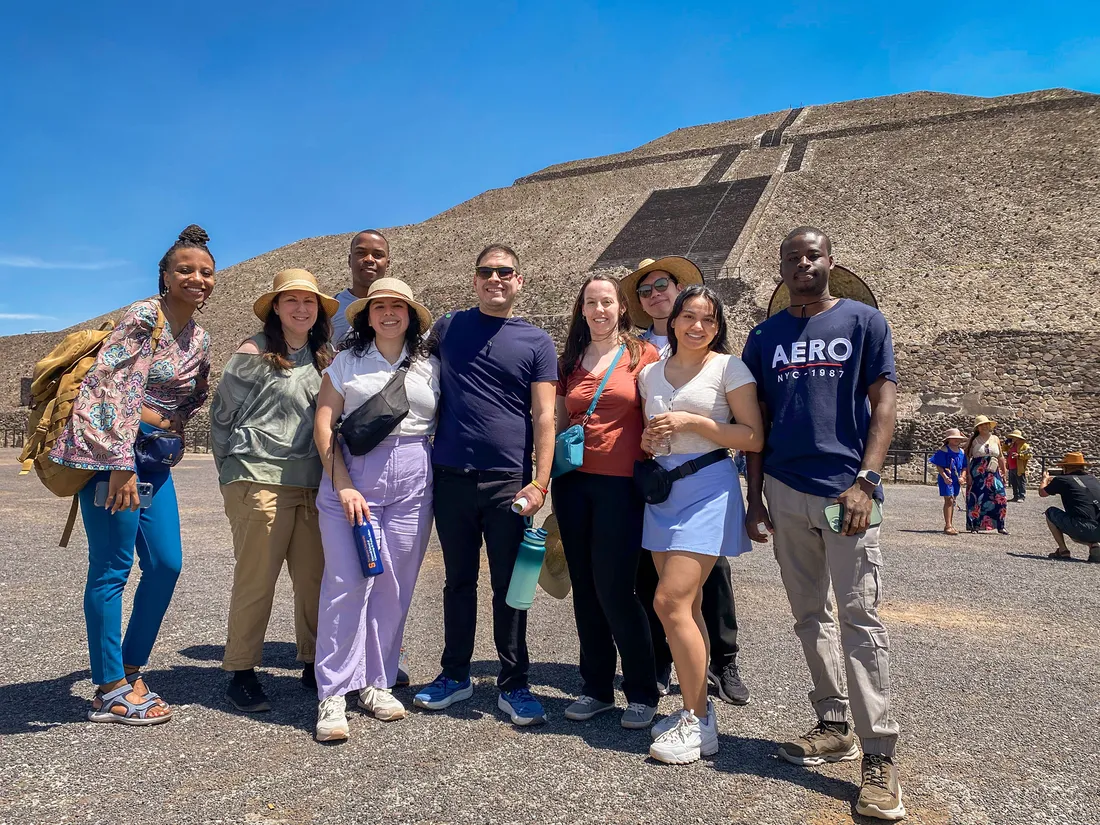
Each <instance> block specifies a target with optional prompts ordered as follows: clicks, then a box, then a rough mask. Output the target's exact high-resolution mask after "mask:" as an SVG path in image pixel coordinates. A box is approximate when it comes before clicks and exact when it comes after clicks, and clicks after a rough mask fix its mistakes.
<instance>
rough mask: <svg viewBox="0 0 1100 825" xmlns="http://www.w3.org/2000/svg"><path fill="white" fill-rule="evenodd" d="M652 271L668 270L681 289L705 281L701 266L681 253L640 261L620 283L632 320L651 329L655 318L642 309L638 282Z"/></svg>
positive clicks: (635, 324) (638, 325)
mask: <svg viewBox="0 0 1100 825" xmlns="http://www.w3.org/2000/svg"><path fill="white" fill-rule="evenodd" d="M650 272H667V273H668V274H669V275H672V276H673V277H674V278H675V279H676V282H677V283H678V284H679V285H680V289H684V288H685V287H689V286H692V285H693V284H701V283H703V273H702V272H700V271H699V267H697V266H696V265H695V264H693V263H692V262H691V261H689V260H688V259H687V258H682V257H680V256H679V255H669V256H667V257H664V258H660V259H658V260H656V261H655V260H653V259H652V258H646V259H645V260H644V261H642V262H641V263H639V264H638V268H637V269H635V270H634V271H633V272H631V273H630V274H629V275H627V276H626V277H625V278H623V279H622V280H621V281H619V285H620V286H621V287H622V290H623V294H624V295H625V296H626V307H627V311H628V312H629V313H630V320H631V322H632V323H633V324H634V326H636V327H641V328H642V329H649V327H650V326H651V325H652V324H653V319H652V318H650V317H649V313H648V312H646V311H645V310H644V309H642V302H641V300H640V299H639V298H638V282H639V281H641V280H642V278H644V277H645V276H646V275H648V274H649V273H650Z"/></svg>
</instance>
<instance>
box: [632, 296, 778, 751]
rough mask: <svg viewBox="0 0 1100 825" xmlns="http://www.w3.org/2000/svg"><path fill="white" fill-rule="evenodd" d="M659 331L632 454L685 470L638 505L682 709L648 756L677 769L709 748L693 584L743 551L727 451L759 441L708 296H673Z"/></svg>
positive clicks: (746, 388)
mask: <svg viewBox="0 0 1100 825" xmlns="http://www.w3.org/2000/svg"><path fill="white" fill-rule="evenodd" d="M668 331H669V349H670V355H669V357H668V359H667V360H662V361H659V362H657V363H655V364H650V365H649V366H647V367H645V368H644V369H643V370H642V371H641V374H640V375H639V376H638V389H639V390H640V392H641V394H642V397H643V398H644V399H645V414H646V417H647V418H648V419H649V421H648V424H647V425H646V428H645V431H644V433H643V436H642V449H644V450H645V451H646V452H647V453H650V454H652V455H653V456H654V460H655V461H656V462H657V463H658V464H659V465H660V466H661V467H662V468H664V470H666V471H672V470H675V469H676V468H681V467H684V466H685V465H688V464H691V468H692V470H693V471H692V472H690V473H689V474H685V475H684V476H683V477H681V478H679V479H678V480H676V481H675V482H674V483H673V484H672V488H671V493H670V494H669V496H668V498H667V499H665V500H664V501H662V502H660V503H647V504H646V507H645V519H644V523H643V530H642V546H643V547H644V548H646V549H647V550H649V551H650V552H651V553H652V554H653V561H654V565H655V566H656V568H657V574H658V576H659V578H660V581H659V583H658V585H657V594H656V598H655V608H656V611H657V614H658V615H659V616H660V618H661V623H662V625H663V626H664V631H665V635H666V637H667V638H668V644H669V647H670V648H671V650H672V658H673V661H674V662H675V663H676V673H677V675H678V677H679V682H680V693H681V695H682V696H683V702H684V705H683V710H682V711H681V712H680V713H678V714H676V715H675V716H671V717H669V719H668V720H666V721H665V722H662V723H660V724H658V725H656V726H654V730H653V734H654V736H655V739H654V742H653V744H652V745H651V746H650V750H649V753H650V756H652V757H653V758H654V759H657V760H659V761H661V762H667V763H671V764H683V763H688V762H693V761H695V760H697V759H699V758H700V756H709V755H712V754H714V753H716V752H717V751H718V727H717V720H716V718H715V715H714V711H713V708H712V707H711V706H710V703H709V700H708V699H707V640H706V626H705V624H704V620H703V615H702V598H703V592H702V588H703V582H705V581H706V579H707V577H708V576H709V575H710V573H711V570H712V569H713V567H714V563H715V560H716V559H717V558H718V557H720V556H737V555H740V554H741V553H744V552H747V551H748V550H750V549H751V545H750V543H749V539H748V536H747V535H746V532H745V526H744V516H745V505H744V502H743V500H742V498H741V485H740V483H739V482H738V476H737V470H736V468H735V467H734V465H733V460H732V459H731V458H730V456H729V452H728V451H729V450H731V449H737V450H744V451H745V452H749V453H755V452H759V450H760V449H761V448H762V447H763V441H764V434H763V423H762V421H761V417H760V407H759V404H758V403H757V398H756V386H755V381H754V379H753V377H752V374H751V373H750V372H749V370H748V369H747V368H746V367H745V365H744V364H743V363H742V362H741V360H740V359H739V358H737V357H736V356H733V355H730V354H729V345H728V342H727V331H726V318H725V310H724V308H723V307H722V301H721V299H720V298H719V297H718V295H717V294H716V293H715V292H714V291H713V290H711V289H710V288H708V287H705V286H701V285H696V286H691V287H688V288H687V289H685V290H683V291H682V292H681V293H680V294H679V296H678V297H677V298H676V303H675V304H674V305H673V309H672V313H671V314H670V315H669V330H668ZM730 422H734V423H730ZM692 462H698V469H696V465H695V464H693V463H692Z"/></svg>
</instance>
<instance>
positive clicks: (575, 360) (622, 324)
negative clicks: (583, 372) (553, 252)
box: [558, 272, 642, 377]
mask: <svg viewBox="0 0 1100 825" xmlns="http://www.w3.org/2000/svg"><path fill="white" fill-rule="evenodd" d="M596 281H605V282H607V283H609V284H611V285H612V286H613V287H614V289H615V300H617V301H618V302H619V337H620V338H621V339H622V342H623V343H624V344H626V351H627V352H628V353H630V369H631V370H632V371H633V370H635V369H637V368H638V361H640V360H641V357H642V342H641V340H640V339H639V338H638V336H636V335H635V334H634V332H633V325H632V324H631V323H630V316H629V314H628V313H627V311H626V298H625V297H624V296H623V288H622V286H621V285H620V284H619V281H618V279H616V278H612V277H611V276H610V275H608V274H607V273H605V272H593V273H592V274H591V275H589V276H588V277H587V278H585V279H584V283H583V284H581V291H580V292H578V293H577V300H576V301H574V302H573V318H572V320H570V322H569V334H568V335H566V336H565V349H564V350H562V354H561V359H560V360H559V361H558V369H560V370H561V374H562V375H564V376H566V377H569V375H570V374H572V372H573V370H575V369H576V368H577V365H578V364H580V362H581V358H582V357H584V351H585V349H587V348H588V345H589V344H591V343H592V331H591V330H590V329H589V328H588V321H587V320H585V317H584V291H585V290H586V289H588V285H589V284H591V283H595V282H596Z"/></svg>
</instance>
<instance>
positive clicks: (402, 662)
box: [393, 647, 409, 687]
mask: <svg viewBox="0 0 1100 825" xmlns="http://www.w3.org/2000/svg"><path fill="white" fill-rule="evenodd" d="M393 686H394V687H408V686H409V657H408V656H406V655H405V648H404V647H402V648H401V658H399V659H398V660H397V681H396V682H394V683H393Z"/></svg>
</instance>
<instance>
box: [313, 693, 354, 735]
mask: <svg viewBox="0 0 1100 825" xmlns="http://www.w3.org/2000/svg"><path fill="white" fill-rule="evenodd" d="M347 710H348V703H347V700H346V699H344V697H343V696H330V697H328V698H327V699H323V700H321V702H320V704H318V705H317V728H316V729H315V731H314V736H315V738H316V739H317V741H318V742H335V741H337V740H340V739H347V738H348V712H347Z"/></svg>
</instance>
